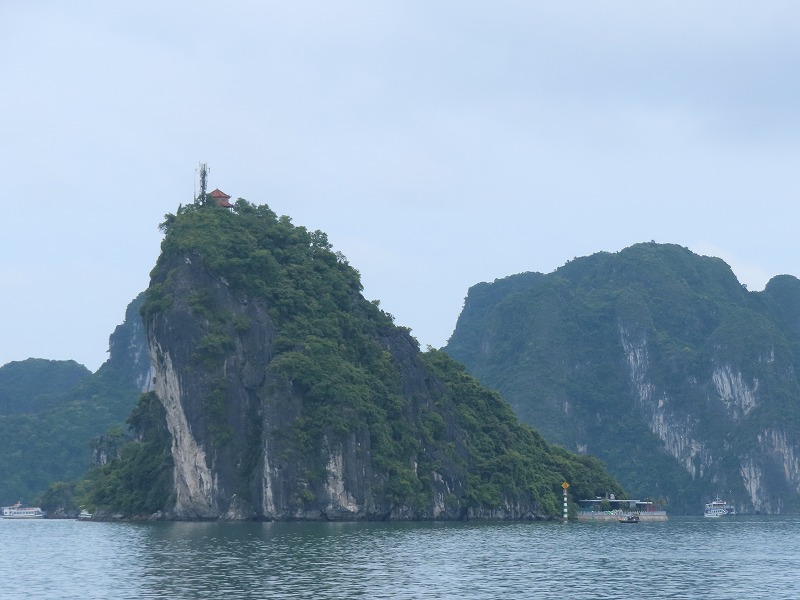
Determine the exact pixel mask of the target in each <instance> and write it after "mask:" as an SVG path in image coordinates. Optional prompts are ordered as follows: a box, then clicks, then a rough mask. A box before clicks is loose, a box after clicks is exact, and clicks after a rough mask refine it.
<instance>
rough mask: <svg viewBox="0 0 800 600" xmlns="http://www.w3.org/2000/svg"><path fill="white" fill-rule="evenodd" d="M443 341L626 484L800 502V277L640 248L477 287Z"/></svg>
mask: <svg viewBox="0 0 800 600" xmlns="http://www.w3.org/2000/svg"><path fill="white" fill-rule="evenodd" d="M445 350H446V351H447V353H448V354H450V355H451V356H453V358H455V359H456V360H459V361H461V362H463V363H464V364H465V365H467V367H468V369H469V371H470V373H472V374H473V375H475V376H476V377H477V378H478V379H480V380H481V382H483V383H484V384H485V385H487V386H489V387H491V388H493V389H496V390H498V391H500V393H502V394H503V396H504V397H505V398H506V399H508V401H509V402H510V403H511V405H512V406H513V408H514V410H515V412H516V413H517V414H518V415H519V416H520V418H521V419H522V420H524V421H525V422H527V423H530V424H532V425H533V426H535V427H536V428H537V430H539V431H540V432H541V433H542V434H543V435H544V436H545V438H546V439H548V440H549V441H550V442H554V443H558V444H562V445H564V446H565V447H566V448H569V449H572V450H574V451H579V452H587V453H589V454H592V455H595V456H597V457H599V458H601V459H602V460H603V461H605V462H606V463H607V465H608V468H609V471H610V472H611V473H612V475H614V476H615V477H616V478H617V479H618V480H619V481H620V482H621V483H622V485H623V486H624V487H625V488H626V489H627V490H628V492H629V493H631V494H633V495H637V496H656V497H662V498H664V499H666V500H667V501H668V508H669V510H671V511H672V512H673V513H680V512H686V513H698V512H700V511H701V510H702V503H703V501H709V500H711V499H713V497H714V496H715V495H717V494H720V495H722V496H725V497H726V498H727V499H728V500H729V501H733V502H735V504H736V505H737V508H738V509H739V510H740V511H743V512H764V513H787V512H797V511H798V510H799V509H800V458H798V457H800V383H799V382H798V373H800V281H798V280H797V279H796V278H795V277H792V276H789V275H781V276H778V277H775V278H773V279H772V280H771V281H770V282H769V284H768V285H767V286H766V289H765V290H764V291H763V292H749V291H748V290H747V289H746V288H745V287H744V286H742V285H741V284H740V283H739V282H738V281H737V279H736V277H735V276H734V274H733V272H732V271H731V269H730V267H729V266H728V265H727V264H725V263H724V262H723V261H722V260H720V259H718V258H710V257H706V256H698V255H696V254H693V253H692V252H690V251H689V250H687V249H686V248H682V247H680V246H675V245H669V244H655V243H644V244H637V245H634V246H631V247H630V248H626V249H625V250H622V251H620V252H617V253H605V252H603V253H598V254H594V255H592V256H589V257H584V258H579V259H575V260H573V261H571V262H569V263H568V264H566V265H564V266H563V267H561V268H559V269H558V270H556V271H555V272H553V273H550V274H547V275H545V274H541V273H523V274H520V275H514V276H511V277H507V278H505V279H499V280H496V281H495V282H494V283H480V284H478V285H475V286H473V287H472V288H471V289H470V290H469V294H468V296H467V298H466V301H465V304H464V309H463V311H462V313H461V315H460V317H459V319H458V323H457V326H456V329H455V331H454V333H453V335H452V337H451V339H450V340H449V342H448V344H447V346H446V348H445Z"/></svg>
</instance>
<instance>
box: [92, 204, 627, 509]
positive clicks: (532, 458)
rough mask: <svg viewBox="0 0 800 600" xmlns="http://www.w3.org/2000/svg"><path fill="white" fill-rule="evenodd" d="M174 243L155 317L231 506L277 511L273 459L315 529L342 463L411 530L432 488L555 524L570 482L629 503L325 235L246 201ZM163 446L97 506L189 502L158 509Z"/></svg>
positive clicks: (185, 213) (154, 285)
mask: <svg viewBox="0 0 800 600" xmlns="http://www.w3.org/2000/svg"><path fill="white" fill-rule="evenodd" d="M162 229H163V231H164V233H165V234H166V235H165V238H164V241H163V243H162V253H161V256H160V257H159V260H158V263H157V265H156V267H155V268H154V270H153V272H152V274H151V285H150V288H149V289H148V291H147V297H146V301H145V303H144V305H143V307H142V315H143V317H144V319H145V322H146V324H147V326H148V328H149V331H150V335H151V339H155V340H157V342H158V350H157V357H156V360H157V361H158V362H159V365H163V366H162V368H163V369H167V370H169V369H172V370H175V372H176V373H177V375H176V376H177V377H179V379H180V381H181V386H182V389H183V390H184V391H185V394H186V400H185V401H186V402H188V403H189V404H186V405H183V406H182V407H181V410H182V411H183V413H184V414H185V415H186V418H187V419H188V426H189V428H190V430H191V434H192V436H193V438H194V439H195V440H197V442H198V443H199V444H201V445H202V446H203V447H204V448H206V453H207V456H209V457H210V458H209V459H208V463H207V466H208V467H209V468H211V469H213V470H214V473H215V478H216V479H215V481H216V482H217V485H218V486H219V487H220V488H223V487H224V488H225V489H226V494H227V495H226V497H225V498H230V497H232V495H235V497H236V498H238V499H239V500H238V501H240V502H244V503H247V504H248V505H253V506H255V505H258V503H259V502H262V501H263V499H260V497H259V494H262V493H263V489H264V485H263V484H260V483H259V477H263V476H264V475H263V472H264V469H265V467H264V464H265V461H266V460H269V461H271V462H270V464H271V465H272V467H271V469H272V470H277V471H278V472H280V473H283V474H284V479H282V480H281V485H283V484H285V486H286V488H287V489H288V494H289V495H290V498H289V499H288V500H285V501H286V502H288V505H289V507H290V510H291V511H292V513H291V514H293V515H298V514H301V515H305V514H313V513H312V512H310V511H312V509H313V507H315V506H319V507H321V508H320V510H321V509H322V508H324V507H323V506H322V505H321V504H320V503H322V504H324V502H323V500H322V498H321V496H320V494H322V493H323V491H324V484H325V482H326V481H327V480H328V478H329V477H330V476H331V472H330V469H331V468H332V467H331V466H330V465H329V464H328V463H326V462H325V461H326V460H329V457H330V451H331V450H330V449H331V448H336V447H341V448H345V449H346V450H345V451H346V452H349V454H348V455H347V457H348V458H347V461H349V463H353V464H355V463H357V464H359V465H361V467H360V469H362V472H361V473H360V474H359V475H358V476H357V477H356V478H355V479H352V480H351V479H347V477H350V476H349V475H347V474H345V475H344V477H345V478H346V483H347V485H348V486H351V487H352V489H353V490H360V489H362V488H364V489H368V490H371V492H370V493H372V494H374V497H369V498H366V499H365V498H359V501H360V502H363V503H364V504H365V505H367V506H373V509H374V511H375V512H374V513H370V514H374V515H379V514H382V513H380V506H386V507H389V508H387V509H386V511H387V514H388V512H390V511H393V510H396V509H397V508H396V507H406V508H405V509H404V510H403V511H401V512H402V514H404V515H406V516H407V517H410V518H425V516H426V515H428V516H430V514H431V513H430V507H431V505H432V504H433V501H434V498H433V496H434V489H440V488H441V489H444V488H445V487H447V486H449V487H447V489H449V490H450V492H449V495H448V496H447V497H446V498H445V499H444V502H445V505H446V507H447V509H448V510H449V511H450V514H451V515H466V514H467V513H468V511H471V510H477V511H478V513H480V514H489V513H490V512H491V511H492V510H497V511H501V512H502V511H503V510H504V509H508V507H509V503H510V504H512V505H519V506H520V507H523V508H524V507H526V506H530V507H535V511H537V512H538V514H541V515H545V514H546V515H551V516H557V515H559V514H560V510H561V508H560V506H561V494H562V490H561V487H560V486H561V483H562V482H563V481H564V480H565V479H567V480H569V481H570V483H571V484H572V487H571V488H570V492H571V493H573V494H574V496H594V495H596V494H602V493H616V494H622V489H621V488H620V487H619V485H618V484H617V483H616V482H615V481H613V479H611V478H610V477H609V476H608V475H607V474H606V473H605V471H604V469H603V467H602V465H601V463H600V462H599V461H597V460H596V459H592V458H589V457H586V456H578V455H575V454H571V453H568V452H566V451H564V450H561V449H559V448H554V447H551V446H550V445H548V444H547V443H546V442H545V441H544V440H543V439H542V438H541V436H539V435H538V434H537V433H535V432H534V431H533V430H531V429H530V427H528V426H525V425H521V424H520V423H519V422H518V420H517V418H516V417H515V416H514V414H513V412H512V411H511V409H510V408H509V406H508V405H507V404H506V403H505V402H504V401H503V400H502V399H501V398H500V397H499V396H498V395H497V394H496V393H494V392H491V391H489V390H487V389H485V388H483V387H482V386H480V385H479V384H478V383H477V381H476V380H474V379H473V378H472V377H470V376H469V375H467V374H466V373H465V372H464V369H463V367H461V366H460V365H458V364H457V363H454V362H453V361H452V360H451V359H449V358H448V357H447V356H446V355H444V354H443V353H441V352H436V351H431V352H428V353H425V354H423V353H420V351H419V347H418V344H417V342H416V340H414V339H413V338H412V337H411V336H410V334H409V330H408V329H407V328H404V327H398V326H395V325H394V323H393V320H392V318H391V317H390V316H389V315H387V314H386V313H384V312H383V311H382V310H380V308H379V306H378V303H377V302H369V301H367V300H366V299H364V298H363V296H362V295H361V290H362V286H361V282H360V278H359V274H358V272H357V271H356V270H355V269H354V268H352V267H351V266H350V265H349V264H348V262H347V260H346V259H345V257H344V256H343V255H342V254H341V253H338V252H334V251H333V250H332V247H331V244H330V243H329V242H328V239H327V236H326V235H325V234H324V233H322V232H319V231H314V232H310V231H308V230H306V229H305V228H304V227H298V226H294V225H293V224H292V223H291V221H290V219H289V218H288V217H285V216H282V217H278V216H277V215H276V214H275V213H274V212H273V211H272V210H271V209H270V208H269V207H267V206H255V205H252V204H250V203H248V202H246V201H244V200H242V199H239V200H238V201H237V202H236V204H235V208H234V209H233V210H232V211H228V210H223V209H219V208H216V207H213V206H205V205H199V204H195V205H192V206H188V207H181V208H179V210H178V212H177V214H176V215H167V218H166V220H165V222H164V223H163V224H162ZM262 312H263V313H264V314H263V315H262ZM159 353H162V354H163V355H162V354H159ZM167 354H169V357H168V359H167V357H166V356H165V355H167ZM167 361H168V364H167ZM164 373H168V371H164ZM186 390H188V391H186ZM162 400H163V399H162ZM170 402H175V399H174V398H173V399H171V400H170ZM148 414H153V413H148ZM137 427H138V426H137ZM153 429H156V430H158V431H162V432H163V431H165V430H164V429H163V424H157V423H155V422H153V423H151V425H150V427H147V426H144V427H143V428H141V429H140V433H141V434H142V436H144V437H143V439H145V440H150V442H152V443H151V445H150V446H146V444H147V443H149V442H144V443H142V442H141V441H140V442H139V446H138V450H137V451H136V453H135V454H134V453H128V452H126V453H123V455H122V457H121V459H120V460H119V461H117V462H116V463H114V464H112V465H110V466H109V468H108V469H106V470H105V471H104V473H105V474H104V476H103V477H101V478H99V479H97V480H96V481H97V482H98V483H96V484H95V487H94V489H93V491H92V494H93V499H94V500H93V502H94V503H95V504H96V506H98V507H99V508H107V509H110V510H114V511H120V512H125V513H127V514H131V513H135V512H147V511H153V512H155V509H156V508H165V509H169V508H170V507H169V506H168V504H169V502H171V501H174V496H173V497H171V498H170V500H169V501H168V500H167V499H166V494H165V493H164V492H163V489H162V488H160V487H159V490H161V491H159V492H158V494H157V495H156V496H153V495H152V494H151V492H152V487H151V486H150V484H149V482H148V478H147V477H140V476H139V475H141V474H142V473H146V472H150V470H151V469H153V470H154V472H156V473H163V471H162V470H161V469H163V468H164V465H166V464H167V463H166V461H165V455H164V449H165V448H166V447H168V444H167V440H166V439H165V438H163V437H159V436H157V435H156V436H154V435H151V434H152V430H153ZM148 436H150V437H148ZM265 448H269V456H265ZM347 449H349V450H347ZM145 455H147V456H145ZM325 457H328V458H325ZM136 460H139V461H141V466H142V468H141V469H140V468H138V467H134V466H133V465H132V463H133V462H134V461H136ZM344 468H345V471H346V470H347V465H345V467H344ZM270 472H272V471H270ZM125 473H127V474H129V475H130V476H124V474H125ZM159 477H160V475H159ZM442 477H444V479H445V480H447V486H445V484H444V483H442ZM99 482H102V483H99ZM272 485H274V486H278V484H272ZM437 486H440V488H437ZM98 487H104V488H105V490H106V491H104V492H102V493H101V492H100V491H98ZM278 487H280V486H278ZM274 493H275V494H278V492H274ZM352 493H356V492H355V491H353V492H352ZM156 498H157V500H158V501H155V500H156ZM121 499H125V500H124V501H123V500H121ZM151 500H153V502H151ZM227 501H228V500H225V502H227ZM159 502H162V505H161V506H157V505H158V504H159ZM275 502H277V500H275ZM374 507H377V508H374ZM481 511H482V512H481ZM487 511H488V512H487ZM498 514H500V513H498ZM372 518H378V517H377V516H373V517H372ZM450 518H452V516H451V517H450Z"/></svg>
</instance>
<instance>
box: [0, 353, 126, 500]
mask: <svg viewBox="0 0 800 600" xmlns="http://www.w3.org/2000/svg"><path fill="white" fill-rule="evenodd" d="M9 371H10V372H12V373H13V376H11V377H6V376H5V375H6V374H7V372H9ZM23 382H26V383H25V384H24V385H23ZM61 385H63V386H64V388H62V389H60V390H59V386H61ZM0 394H2V395H4V396H5V397H6V398H7V399H8V400H7V401H6V403H5V407H6V410H5V412H4V414H0V481H2V488H1V489H0V494H2V501H3V502H9V503H10V502H12V501H16V500H18V499H22V500H24V501H27V502H29V503H30V502H33V501H34V500H35V499H36V498H37V497H38V496H39V495H40V494H41V493H42V492H44V491H45V489H46V488H47V486H48V485H50V484H51V483H53V482H55V481H66V480H71V479H74V478H77V477H80V476H81V475H82V474H83V473H84V472H85V471H86V469H87V467H89V465H90V464H91V460H92V450H91V443H92V439H93V438H94V437H96V436H98V435H100V434H102V433H104V432H105V431H106V430H107V429H108V428H109V427H111V426H113V425H115V424H122V423H123V422H124V420H125V417H126V415H127V414H128V413H129V412H130V410H131V406H133V404H134V403H135V401H136V396H137V395H138V392H137V390H136V388H135V387H134V386H133V384H132V383H129V382H127V381H126V380H125V378H124V377H122V376H121V375H120V374H119V373H117V372H114V371H113V369H110V368H109V367H101V368H100V369H99V370H98V372H97V373H95V374H90V372H89V370H88V369H86V368H85V367H83V366H80V365H77V363H75V362H73V361H47V360H41V359H30V360H27V361H22V362H19V363H9V364H8V365H5V366H4V367H2V368H0ZM11 400H13V402H12V401H11Z"/></svg>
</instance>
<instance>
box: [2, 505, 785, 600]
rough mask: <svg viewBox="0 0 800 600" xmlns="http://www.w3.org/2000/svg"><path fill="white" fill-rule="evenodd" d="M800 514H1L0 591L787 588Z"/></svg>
mask: <svg viewBox="0 0 800 600" xmlns="http://www.w3.org/2000/svg"><path fill="white" fill-rule="evenodd" d="M798 534H800V519H796V518H783V517H771V518H770V517H747V516H740V517H734V518H731V519H713V520H712V519H703V518H692V517H685V518H680V517H676V518H672V519H671V520H670V521H667V522H665V523H641V524H639V525H620V524H618V523H569V524H562V523H512V524H496V523H495V524H492V523H480V524H475V523H460V524H453V523H451V524H439V523H422V524H420V523H416V524H409V523H402V524H395V523H392V524H386V523H147V524H131V523H85V522H78V521H2V522H0V536H2V540H3V542H4V544H3V545H4V548H5V552H3V553H2V554H0V598H16V597H19V598H399V599H404V598H459V599H470V598H476V599H477V598H481V599H484V598H545V599H547V598H559V599H561V598H565V597H566V598H569V597H572V598H590V597H599V598H770V599H776V598H796V597H798V595H800V594H799V591H800V541H798V540H800V537H799V536H798Z"/></svg>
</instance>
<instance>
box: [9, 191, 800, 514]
mask: <svg viewBox="0 0 800 600" xmlns="http://www.w3.org/2000/svg"><path fill="white" fill-rule="evenodd" d="M160 227H161V230H162V231H163V233H164V239H163V242H162V246H161V254H160V256H159V258H158V261H157V263H156V265H155V267H154V268H153V270H152V272H151V280H150V285H149V287H148V289H147V290H146V291H145V292H144V293H143V294H142V295H141V296H140V297H139V298H137V299H136V300H134V301H133V302H132V303H131V305H130V306H129V307H128V311H127V314H126V318H125V322H124V323H123V324H121V325H120V326H119V327H118V328H117V330H116V331H115V332H114V333H113V334H112V336H111V339H110V358H109V360H108V361H107V362H106V363H105V364H104V365H103V366H102V367H101V368H100V369H99V370H98V371H97V372H96V373H94V374H92V373H89V372H88V371H87V370H86V369H85V368H83V367H81V366H80V365H77V364H76V363H74V362H72V361H43V360H37V359H30V360H28V361H22V362H19V363H10V364H8V365H5V366H3V367H1V368H0V410H1V411H2V413H1V414H0V452H2V453H3V454H4V455H5V456H16V455H19V456H22V455H23V453H24V456H25V458H26V463H25V464H26V469H25V472H24V473H22V472H20V470H19V468H18V465H19V461H0V475H2V477H3V481H5V482H8V483H7V488H8V489H7V490H5V491H4V493H5V494H9V495H10V496H11V497H9V498H8V500H9V501H13V500H16V498H17V497H24V498H26V499H31V500H36V501H37V503H39V504H40V505H41V506H42V507H43V508H44V509H45V511H46V512H47V513H48V514H50V515H51V516H75V515H77V514H78V512H79V511H80V510H81V509H84V510H87V511H88V512H89V513H91V514H92V515H93V517H92V518H96V519H166V520H169V519H174V520H217V519H221V520H468V519H561V518H563V517H564V515H565V513H566V516H567V517H568V518H576V517H578V516H580V510H581V507H583V508H584V509H586V510H587V511H591V512H594V513H595V514H599V513H604V514H611V515H616V514H617V513H621V512H625V511H628V512H630V511H631V510H633V511H635V512H637V513H646V512H648V511H655V512H658V511H663V509H666V510H667V511H668V512H670V513H675V514H702V510H703V506H704V503H712V501H713V500H714V499H715V498H717V497H719V496H723V497H724V499H725V501H727V503H728V504H729V505H730V510H731V511H735V512H738V513H747V512H750V513H759V512H760V513H765V514H778V513H791V512H796V511H797V510H798V508H800V493H798V490H799V489H800V463H798V460H797V459H796V458H795V457H797V456H800V447H798V440H800V435H798V434H799V433H800V431H799V426H798V417H800V385H799V384H798V380H797V373H798V372H800V363H799V362H798V357H800V281H798V280H797V279H796V278H795V277H793V276H790V275H781V276H777V277H775V278H773V280H772V281H770V283H769V284H768V285H767V287H766V289H765V290H764V291H763V292H751V291H748V290H747V289H746V288H744V287H743V286H742V285H740V284H739V282H738V281H737V280H736V277H735V276H734V274H733V272H732V271H731V270H730V268H729V267H728V265H726V264H725V263H724V262H723V261H721V260H719V259H716V258H711V257H704V256H698V255H695V254H693V253H692V252H690V251H689V250H687V249H685V248H681V247H679V246H674V245H670V244H656V243H644V244H637V245H634V246H631V247H630V248H626V249H625V250H622V251H620V252H618V253H599V254H596V255H593V256H589V257H585V258H579V259H576V260H574V261H570V262H569V263H568V264H566V265H564V266H563V267H561V268H560V269H558V270H556V271H555V272H553V273H550V274H542V273H523V274H519V275H514V276H511V277H506V278H504V279H498V280H495V281H494V282H493V283H478V284H476V285H475V286H474V287H473V288H471V289H470V290H469V294H468V296H467V299H466V301H465V305H464V309H463V312H462V314H461V315H460V317H459V319H458V323H457V326H456V329H455V331H454V333H453V335H452V337H451V339H450V340H449V342H448V344H447V346H446V347H445V348H443V349H441V350H433V349H430V350H428V351H425V352H422V351H420V349H419V345H418V343H417V341H416V340H415V339H414V338H413V337H412V336H411V335H410V330H409V329H408V328H406V327H403V326H401V325H398V324H395V323H394V322H393V318H392V317H391V316H390V315H388V314H386V313H385V312H384V311H382V310H381V309H380V306H379V303H378V302H377V301H368V300H366V299H365V298H364V297H363V295H362V293H361V292H362V286H361V282H360V278H359V274H358V271H357V270H356V269H355V268H353V267H352V266H351V265H350V264H349V263H348V261H347V259H346V258H345V256H343V255H342V254H341V253H339V252H336V251H334V250H333V246H332V244H331V243H330V242H329V240H328V238H327V236H326V234H325V233H323V232H321V231H308V230H307V229H305V228H304V227H302V226H296V225H294V224H293V223H292V221H291V219H290V218H289V217H287V216H278V215H277V214H276V213H275V212H273V210H272V209H271V208H270V207H269V206H266V205H257V204H252V203H250V202H247V201H246V200H243V199H241V198H239V199H237V200H235V201H233V202H232V201H231V196H229V195H228V194H226V193H224V192H222V191H221V190H219V189H216V190H214V191H212V192H210V193H206V191H205V180H203V185H202V187H201V194H199V195H198V197H197V199H196V200H195V201H194V202H193V203H190V204H189V205H187V206H180V207H178V209H177V210H176V212H175V213H174V214H168V215H166V216H165V220H164V221H163V223H162V224H161V225H160ZM457 361H458V362H457ZM67 424H68V425H69V426H67ZM15 453H16V454H15ZM53 456H59V457H61V458H60V459H59V460H57V461H53V460H52V457H53ZM87 468H88V470H87ZM565 484H566V485H565ZM655 512H653V514H655ZM658 514H663V512H659V513H658ZM726 514H728V513H726ZM731 514H732V513H731Z"/></svg>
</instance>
